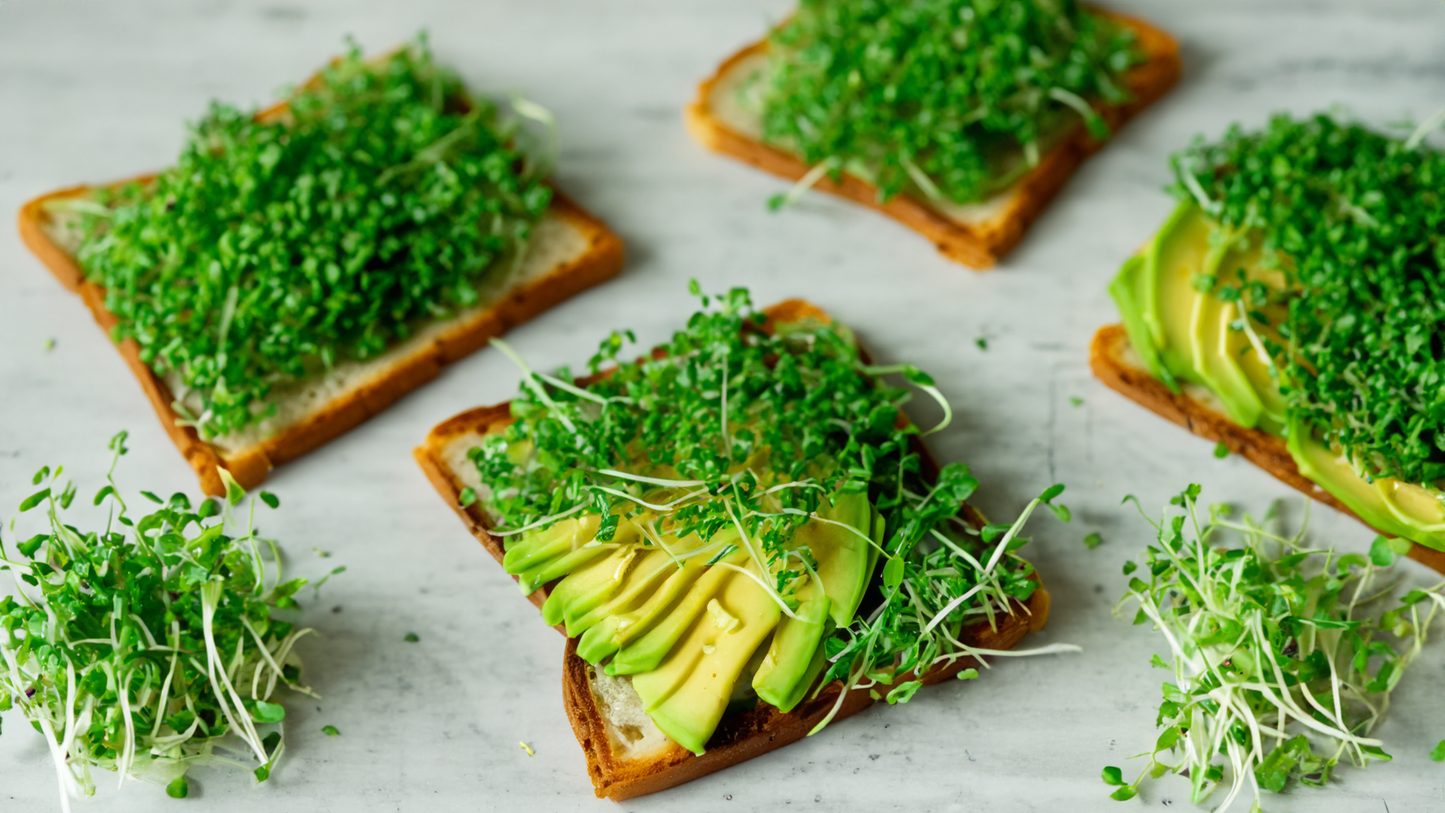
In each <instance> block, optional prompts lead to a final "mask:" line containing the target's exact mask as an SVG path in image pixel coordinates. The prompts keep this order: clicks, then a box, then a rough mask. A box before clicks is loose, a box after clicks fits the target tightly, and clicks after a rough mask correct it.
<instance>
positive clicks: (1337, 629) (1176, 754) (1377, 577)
mask: <svg viewBox="0 0 1445 813" xmlns="http://www.w3.org/2000/svg"><path fill="white" fill-rule="evenodd" d="M1199 491H1200V489H1199V486H1197V485H1191V486H1190V487H1189V488H1188V489H1186V490H1185V491H1183V492H1182V493H1180V494H1179V495H1178V496H1176V497H1174V498H1173V500H1171V504H1172V505H1174V506H1178V507H1180V508H1182V509H1183V511H1182V513H1180V514H1176V515H1173V516H1170V515H1169V512H1167V511H1166V515H1165V517H1164V518H1163V519H1162V520H1161V522H1160V523H1157V524H1155V529H1156V531H1157V536H1156V539H1157V542H1156V544H1152V545H1149V546H1148V547H1147V548H1146V549H1145V551H1144V552H1143V553H1142V554H1141V555H1140V557H1139V563H1140V565H1141V568H1140V572H1141V574H1142V575H1141V576H1136V577H1133V578H1131V579H1130V580H1129V592H1128V593H1127V594H1125V596H1124V598H1123V599H1121V600H1120V602H1119V607H1118V608H1116V610H1115V612H1116V614H1118V613H1119V612H1121V611H1122V610H1123V609H1124V608H1125V607H1126V606H1127V605H1130V604H1135V605H1137V607H1138V609H1137V612H1136V615H1135V616H1134V623H1135V624H1149V625H1151V627H1152V628H1153V629H1154V630H1156V631H1157V632H1158V633H1159V634H1160V635H1161V636H1162V638H1163V640H1164V641H1165V642H1166V643H1167V645H1168V651H1169V655H1168V660H1167V661H1166V660H1165V659H1162V658H1160V657H1159V656H1158V655H1155V656H1154V658H1153V660H1152V663H1153V665H1154V666H1156V667H1159V668H1162V669H1165V670H1167V671H1169V672H1171V673H1172V677H1171V680H1170V681H1166V682H1165V683H1164V688H1163V694H1164V700H1163V702H1162V703H1161V704H1160V706H1159V716H1158V720H1157V725H1158V726H1159V727H1160V728H1161V729H1163V730H1162V731H1161V733H1160V734H1159V737H1158V739H1157V740H1156V742H1155V744H1154V747H1153V748H1152V749H1151V750H1150V751H1148V752H1145V753H1143V754H1140V755H1139V756H1140V757H1144V758H1146V759H1147V762H1146V764H1145V765H1144V767H1143V769H1142V770H1141V772H1140V774H1139V776H1138V778H1137V779H1135V780H1134V781H1133V782H1126V781H1125V779H1124V778H1123V774H1122V771H1120V769H1119V768H1116V767H1109V768H1105V769H1104V781H1105V783H1107V784H1110V785H1114V786H1116V788H1117V789H1116V790H1115V791H1114V792H1113V794H1112V796H1113V798H1115V799H1120V800H1124V799H1130V798H1133V797H1134V796H1135V795H1136V793H1137V792H1138V788H1139V786H1140V784H1141V783H1142V782H1143V781H1144V780H1145V778H1146V777H1156V778H1157V777H1159V776H1162V775H1164V774H1165V773H1170V772H1173V773H1178V774H1180V775H1183V776H1187V777H1188V778H1189V781H1190V785H1191V787H1192V799H1193V801H1194V802H1195V803H1196V804H1198V803H1200V802H1203V801H1204V800H1205V799H1206V798H1208V797H1209V796H1210V795H1211V794H1212V793H1213V792H1214V791H1215V790H1216V789H1217V788H1219V787H1223V786H1226V785H1227V787H1228V790H1227V792H1226V795H1225V798H1224V800H1223V801H1222V802H1221V803H1220V804H1219V806H1218V807H1217V808H1215V809H1216V810H1219V811H1223V810H1225V809H1227V808H1228V807H1229V806H1230V805H1231V804H1232V803H1233V802H1234V801H1235V799H1236V798H1237V797H1238V796H1239V795H1240V794H1241V793H1242V792H1244V791H1245V788H1246V786H1249V787H1251V788H1252V789H1253V794H1254V806H1253V808H1252V809H1253V810H1256V811H1257V810H1258V809H1259V806H1260V801H1259V800H1260V793H1261V789H1264V790H1269V791H1273V792H1279V791H1281V790H1283V789H1284V788H1285V787H1286V785H1288V784H1289V783H1290V782H1291V781H1292V780H1294V781H1298V782H1300V783H1301V784H1305V785H1312V786H1322V785H1324V784H1325V783H1326V782H1327V781H1328V780H1329V778H1330V775H1331V772H1332V770H1333V769H1334V767H1335V765H1336V764H1337V763H1339V761H1340V760H1342V759H1346V758H1348V759H1349V760H1350V761H1351V762H1352V763H1354V764H1356V765H1359V766H1364V765H1366V764H1368V763H1369V761H1370V760H1376V759H1378V760H1389V759H1390V755H1389V754H1388V753H1386V752H1385V751H1384V750H1383V745H1384V743H1383V742H1381V741H1380V740H1379V739H1377V738H1374V737H1372V736H1371V732H1372V730H1373V729H1374V727H1375V726H1376V724H1377V723H1378V722H1379V721H1380V719H1381V717H1382V716H1383V715H1384V714H1385V712H1386V710H1387V709H1388V708H1389V702H1390V692H1391V691H1392V690H1393V689H1394V688H1395V686H1396V684H1398V683H1399V680H1400V677H1401V675H1402V674H1403V673H1404V670H1405V668H1406V667H1408V666H1409V665H1410V663H1411V662H1413V661H1414V659H1415V657H1416V656H1417V655H1418V654H1419V652H1420V649H1421V646H1422V645H1423V644H1424V642H1425V637H1426V633H1427V631H1428V629H1429V627H1430V623H1431V621H1432V620H1433V619H1434V617H1435V614H1436V613H1437V612H1438V611H1439V609H1440V608H1441V607H1442V606H1445V597H1442V589H1445V584H1439V585H1436V586H1434V587H1431V588H1429V589H1414V590H1409V591H1408V592H1405V593H1404V595H1403V596H1400V597H1398V598H1396V597H1395V596H1396V594H1397V592H1398V588H1400V587H1401V583H1402V582H1403V581H1404V577H1403V576H1401V575H1399V574H1393V573H1391V572H1390V571H1388V570H1384V569H1382V566H1387V565H1389V564H1390V563H1392V562H1394V561H1395V555H1394V550H1393V548H1392V547H1391V546H1390V545H1389V544H1388V542H1387V543H1386V544H1385V545H1384V546H1383V548H1381V547H1380V546H1378V545H1377V546H1376V550H1375V551H1373V552H1372V554H1373V555H1372V556H1371V557H1366V556H1364V555H1361V554H1358V553H1348V554H1338V553H1336V552H1335V551H1334V550H1332V549H1317V548H1310V547H1307V546H1306V545H1305V544H1304V542H1303V535H1304V530H1303V529H1301V531H1300V532H1299V533H1298V534H1296V535H1294V536H1290V537H1286V536H1281V535H1278V534H1275V533H1272V532H1270V531H1269V530H1267V529H1266V527H1265V524H1261V523H1256V522H1255V521H1254V520H1252V519H1251V518H1250V517H1249V516H1248V515H1245V516H1244V517H1243V519H1242V520H1234V519H1231V518H1230V509H1229V508H1228V507H1227V506H1219V505H1216V506H1211V507H1210V508H1209V514H1208V518H1207V519H1206V520H1205V522H1204V523H1203V524H1202V525H1201V522H1200V516H1199V513H1200V512H1199V508H1198V505H1197V500H1198V497H1199ZM1268 519H1269V518H1268V517H1266V520H1268ZM1230 532H1233V533H1234V534H1235V535H1237V536H1238V537H1239V539H1240V541H1241V545H1240V546H1239V547H1222V546H1221V544H1222V543H1223V541H1224V540H1223V539H1222V538H1221V537H1223V536H1225V535H1226V534H1229V533H1230Z"/></svg>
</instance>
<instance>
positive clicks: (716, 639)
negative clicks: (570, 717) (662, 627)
mask: <svg viewBox="0 0 1445 813" xmlns="http://www.w3.org/2000/svg"><path fill="white" fill-rule="evenodd" d="M711 570H712V572H717V573H722V574H726V579H725V583H724V584H722V585H720V589H719V590H718V591H717V592H716V594H715V595H712V596H710V597H709V598H708V601H707V604H706V606H705V608H704V609H703V611H702V612H701V613H700V614H698V615H697V617H696V618H695V619H693V622H692V623H691V624H690V626H689V628H688V630H687V635H686V637H685V638H683V640H682V641H681V643H679V644H678V645H677V646H675V647H673V648H672V651H671V653H670V654H669V655H668V656H667V658H666V659H665V660H664V661H663V662H662V663H661V664H659V665H658V666H657V667H656V668H653V669H651V670H649V671H647V672H643V673H640V674H636V675H634V676H633V678H632V688H634V689H635V690H637V695H638V697H640V698H641V699H642V703H643V708H644V709H646V710H647V712H648V715H649V716H650V717H651V718H652V721H653V722H654V723H656V724H657V727H658V728H659V729H661V730H662V733H664V734H666V735H667V736H668V737H671V738H672V740H673V741H674V742H676V743H678V744H679V745H681V746H682V747H684V748H686V749H688V750H689V751H691V752H693V753H694V754H702V753H703V752H704V751H705V750H706V746H707V741H708V740H709V739H711V738H712V734H713V732H714V731H716V730H717V726H718V722H719V721H721V720H722V716H723V712H724V711H725V710H726V709H727V706H728V701H729V700H730V699H731V697H732V695H733V687H734V685H735V684H736V683H737V682H738V677H739V676H740V675H741V674H742V672H743V670H744V668H745V667H746V666H747V664H748V661H749V660H751V659H752V657H753V654H754V653H755V652H757V650H758V648H759V647H760V646H761V645H762V642H763V640H764V639H765V638H766V637H767V636H768V635H769V634H770V633H772V631H773V629H774V628H775V627H776V626H777V624H778V619H779V618H780V617H781V612H780V611H779V609H778V605H777V603H776V602H775V601H773V598H772V596H770V595H768V592H767V591H766V590H764V589H763V588H762V587H761V586H759V585H758V584H757V583H756V582H754V581H753V580H752V579H750V578H748V577H747V576H744V575H742V574H741V573H736V572H734V571H730V570H728V569H726V568H712V569H711Z"/></svg>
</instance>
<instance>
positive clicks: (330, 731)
mask: <svg viewBox="0 0 1445 813" xmlns="http://www.w3.org/2000/svg"><path fill="white" fill-rule="evenodd" d="M321 733H322V734H325V735H326V736H328V737H339V736H341V732H340V731H338V730H337V729H336V726H334V725H324V726H322V727H321Z"/></svg>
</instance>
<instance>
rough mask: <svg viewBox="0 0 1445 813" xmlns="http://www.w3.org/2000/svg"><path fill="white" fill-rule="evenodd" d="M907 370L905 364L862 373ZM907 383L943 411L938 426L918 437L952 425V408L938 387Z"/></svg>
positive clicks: (877, 373) (873, 368)
mask: <svg viewBox="0 0 1445 813" xmlns="http://www.w3.org/2000/svg"><path fill="white" fill-rule="evenodd" d="M907 369H909V365H907V364H892V365H888V366H883V367H879V366H873V367H864V368H863V370H862V372H863V373H864V374H866V375H892V374H893V373H902V372H904V371H905V370H907ZM908 383H910V384H912V385H913V386H915V387H917V388H919V389H920V390H923V391H924V392H925V393H927V394H928V397H930V398H932V399H933V400H934V401H936V402H938V405H939V407H941V408H942V409H943V419H942V420H940V421H939V422H938V424H937V425H936V426H934V427H933V428H932V429H929V430H928V431H926V432H921V433H919V436H920V437H927V436H929V435H931V434H933V433H934V432H940V431H942V430H943V429H945V428H947V427H948V425H949V424H950V423H953V407H952V406H950V405H949V403H948V399H947V398H945V397H943V393H942V392H941V391H939V389H938V387H935V386H933V385H932V384H921V383H918V382H915V381H909V382H908Z"/></svg>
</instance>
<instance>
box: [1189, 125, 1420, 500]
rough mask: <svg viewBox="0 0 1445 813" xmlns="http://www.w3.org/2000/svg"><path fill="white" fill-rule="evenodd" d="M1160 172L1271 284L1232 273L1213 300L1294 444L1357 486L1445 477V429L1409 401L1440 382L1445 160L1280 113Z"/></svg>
mask: <svg viewBox="0 0 1445 813" xmlns="http://www.w3.org/2000/svg"><path fill="white" fill-rule="evenodd" d="M1416 147H1419V148H1418V149H1417V148H1416ZM1171 162H1172V165H1173V169H1174V175H1175V181H1176V182H1175V184H1174V187H1173V192H1174V193H1175V195H1176V196H1177V197H1179V198H1180V199H1181V200H1193V201H1195V202H1196V203H1197V204H1198V205H1199V206H1200V207H1201V208H1202V209H1203V210H1204V211H1205V213H1206V214H1208V215H1209V216H1210V218H1212V219H1213V221H1214V222H1215V223H1216V224H1217V225H1218V227H1219V230H1220V234H1221V236H1225V237H1227V239H1230V240H1234V241H1236V242H1237V243H1239V244H1240V245H1241V246H1243V247H1245V248H1248V249H1250V250H1258V251H1259V253H1260V256H1261V260H1260V265H1261V268H1262V269H1264V270H1265V271H1268V272H1278V275H1279V279H1277V280H1275V281H1273V282H1268V283H1267V282H1266V281H1264V280H1263V279H1254V278H1251V277H1249V276H1247V275H1245V274H1244V273H1243V272H1242V271H1241V272H1240V273H1239V275H1238V276H1235V275H1234V274H1233V270H1231V273H1230V274H1229V275H1224V276H1223V278H1221V279H1220V280H1219V283H1220V288H1219V289H1218V291H1217V292H1216V293H1218V294H1219V295H1220V296H1221V297H1223V298H1228V299H1229V300H1230V301H1231V302H1233V303H1235V304H1237V306H1238V307H1239V308H1241V309H1242V310H1243V311H1245V312H1246V313H1247V314H1248V317H1247V319H1242V320H1240V324H1241V325H1242V326H1248V327H1250V328H1251V329H1252V330H1253V331H1254V332H1255V333H1256V334H1257V337H1258V338H1259V340H1260V341H1259V345H1260V347H1261V348H1263V350H1264V351H1265V352H1267V355H1268V356H1269V360H1270V363H1271V365H1272V367H1273V368H1274V369H1272V370H1271V373H1272V374H1277V376H1278V379H1279V381H1280V384H1281V386H1280V392H1281V394H1282V395H1283V397H1284V401H1285V411H1286V413H1287V414H1286V418H1287V420H1288V422H1289V423H1290V424H1291V425H1292V426H1294V427H1296V428H1294V429H1292V430H1291V431H1292V432H1293V431H1299V432H1311V433H1313V434H1314V435H1315V436H1316V437H1317V438H1318V440H1319V441H1320V442H1322V443H1324V444H1325V445H1326V446H1327V447H1329V448H1330V449H1332V450H1336V451H1338V452H1339V453H1341V454H1342V455H1344V456H1345V457H1346V458H1347V459H1349V460H1350V461H1352V462H1353V464H1354V466H1355V467H1356V470H1357V471H1358V472H1360V473H1361V474H1362V475H1363V476H1365V477H1366V478H1367V479H1376V478H1381V477H1393V478H1398V479H1400V480H1403V481H1405V482H1407V483H1417V484H1425V485H1433V484H1435V483H1437V482H1438V481H1442V480H1445V427H1442V421H1445V416H1442V413H1441V411H1440V410H1439V409H1438V408H1437V407H1436V406H1435V405H1434V403H1433V400H1432V399H1429V398H1424V399H1422V398H1419V397H1418V396H1417V394H1418V393H1421V392H1433V391H1435V390H1436V389H1438V382H1439V381H1440V380H1441V378H1442V375H1445V344H1442V343H1441V342H1440V341H1439V340H1438V335H1439V331H1440V317H1439V316H1438V313H1439V300H1440V296H1439V293H1438V291H1440V290H1441V286H1442V285H1445V249H1442V246H1441V243H1440V241H1439V229H1438V223H1439V220H1440V218H1441V216H1442V213H1445V198H1442V197H1441V196H1440V194H1439V190H1440V179H1441V178H1442V177H1445V154H1441V153H1440V152H1438V151H1436V150H1432V149H1430V148H1428V147H1424V146H1421V145H1410V144H1408V143H1407V141H1406V139H1405V138H1404V137H1403V136H1392V135H1387V134H1382V133H1379V132H1375V131H1372V130H1370V129H1369V128H1366V127H1365V126H1362V125H1360V124H1355V123H1350V122H1346V121H1343V120H1339V119H1336V118H1334V117H1332V116H1328V115H1316V116H1313V117H1307V118H1295V117H1292V116H1289V115H1278V116H1275V117H1274V118H1272V119H1271V120H1270V121H1269V123H1268V125H1266V126H1265V127H1264V128H1263V129H1260V130H1255V131H1247V130H1245V129H1243V128H1241V127H1239V126H1237V125H1236V126H1233V127H1231V128H1230V129H1229V130H1228V131H1227V132H1226V133H1225V134H1224V136H1223V137H1222V138H1221V139H1219V140H1217V141H1212V142H1210V141H1205V140H1204V139H1196V141H1195V142H1194V143H1193V144H1192V145H1191V146H1190V147H1188V148H1187V149H1185V150H1183V151H1181V152H1180V153H1178V154H1176V155H1174V156H1173V157H1172V159H1171Z"/></svg>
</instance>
